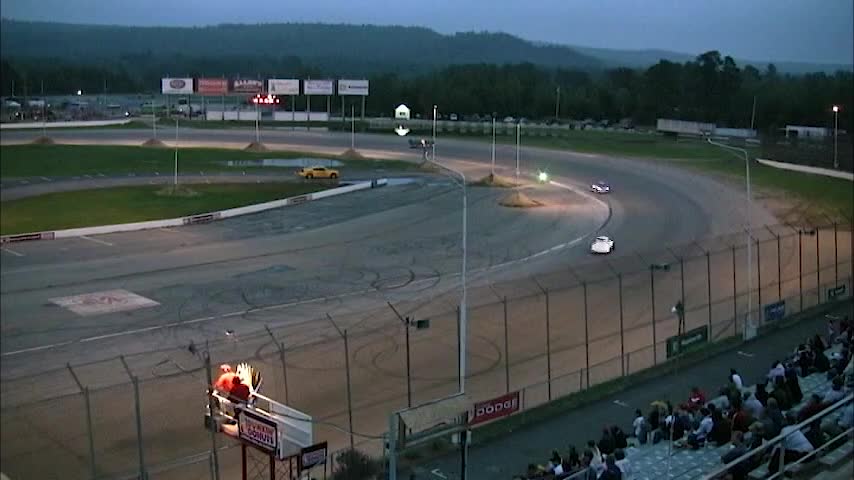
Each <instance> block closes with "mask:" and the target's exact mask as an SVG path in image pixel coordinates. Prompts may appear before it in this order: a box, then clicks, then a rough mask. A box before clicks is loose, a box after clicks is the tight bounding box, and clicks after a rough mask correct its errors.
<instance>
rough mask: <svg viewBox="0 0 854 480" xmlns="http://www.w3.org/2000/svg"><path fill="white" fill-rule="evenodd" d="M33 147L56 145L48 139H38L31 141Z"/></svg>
mask: <svg viewBox="0 0 854 480" xmlns="http://www.w3.org/2000/svg"><path fill="white" fill-rule="evenodd" d="M32 144H33V145H56V142H54V141H53V139H52V138H50V137H44V136H42V137H38V138H36V139H34V140H33V141H32Z"/></svg>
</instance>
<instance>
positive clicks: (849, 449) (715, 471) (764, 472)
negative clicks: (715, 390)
mask: <svg viewBox="0 0 854 480" xmlns="http://www.w3.org/2000/svg"><path fill="white" fill-rule="evenodd" d="M848 325H849V327H848V331H847V332H846V333H845V334H844V335H839V336H838V337H837V338H836V339H835V341H834V342H833V343H832V344H831V346H830V347H829V348H827V349H825V350H824V353H825V355H826V356H827V357H828V358H834V359H835V362H836V363H835V365H836V368H838V369H839V370H841V369H842V368H843V367H845V369H844V371H843V372H840V371H839V370H832V369H831V370H830V372H829V373H824V372H815V373H811V374H809V375H805V376H799V377H798V384H799V386H800V389H801V392H802V393H803V398H802V400H800V401H799V402H792V403H793V404H792V406H791V408H790V409H788V411H793V412H800V411H801V409H802V408H803V407H805V406H806V405H807V403H808V402H809V401H810V397H811V396H812V395H813V394H817V395H819V396H820V397H822V398H825V395H826V394H827V393H828V392H829V391H830V390H831V389H832V388H833V379H834V378H837V379H838V378H842V379H843V387H842V398H841V399H840V400H838V401H834V402H832V403H830V404H824V405H823V407H822V411H821V412H819V413H817V414H814V415H812V416H810V417H809V418H807V419H804V420H803V421H801V422H800V423H798V424H797V425H795V426H794V427H793V430H795V431H804V432H806V431H807V429H808V428H809V426H810V425H811V424H813V422H816V421H818V422H820V424H821V425H824V424H825V423H826V422H831V423H834V424H836V423H837V422H838V421H839V420H841V419H842V418H843V414H845V409H850V408H852V403H854V395H852V389H854V371H852V364H854V355H852V335H851V323H850V322H849V323H848ZM790 347H793V346H788V345H787V346H784V347H783V348H781V350H782V349H786V350H788V351H789V352H791V351H793V350H791V349H790ZM785 353H786V352H785V351H783V352H781V356H782V355H784V354H785ZM793 364H794V363H790V365H793ZM722 373H724V372H722ZM838 381H839V380H837V382H838ZM755 390H756V385H753V386H750V387H746V386H745V388H744V389H742V390H741V391H742V392H751V393H753V392H755ZM728 403H729V402H728V399H727V397H726V396H724V395H721V396H719V397H716V398H713V399H710V400H708V401H706V402H705V404H706V405H708V404H714V405H715V406H716V407H718V408H726V407H727V406H728ZM848 415H849V417H848V418H847V420H845V422H847V423H846V424H843V425H842V427H843V428H842V431H841V433H834V434H833V435H830V434H827V433H825V434H824V435H823V440H822V442H821V443H820V444H817V445H813V447H814V449H815V450H814V451H813V452H812V453H810V454H809V455H807V456H805V457H803V458H802V459H800V460H798V461H796V462H785V463H786V464H785V465H784V467H783V469H782V471H781V472H780V473H772V472H769V470H768V466H769V456H770V455H769V454H770V452H771V451H772V450H773V448H774V447H775V446H776V445H777V444H779V443H780V442H782V441H783V440H784V438H786V436H787V435H791V433H792V432H788V433H784V434H781V435H778V436H776V437H773V438H770V439H769V438H766V439H764V440H763V441H762V445H761V446H760V447H758V448H755V449H752V450H749V451H747V453H745V454H744V455H742V456H740V457H738V458H735V459H734V460H733V461H731V462H730V463H728V464H726V465H724V464H723V462H722V456H723V455H724V454H725V453H727V452H729V451H730V449H731V448H733V445H732V444H731V443H726V444H721V445H718V444H714V443H713V442H711V441H707V442H705V443H704V445H703V446H701V447H700V448H698V449H691V448H676V446H677V445H678V444H679V443H680V441H681V440H684V437H683V439H677V440H675V441H673V442H671V441H669V440H661V441H660V442H656V443H653V442H652V441H651V440H650V441H647V442H644V444H641V443H639V442H638V441H637V439H630V441H629V445H628V448H626V450H625V453H626V458H627V459H628V462H629V465H630V469H629V470H628V472H627V473H628V475H625V474H624V475H623V477H622V480H661V479H669V480H689V479H700V478H702V479H704V480H705V479H708V480H711V479H718V478H720V479H723V478H735V479H738V478H747V479H749V480H758V479H776V478H783V477H784V476H785V477H789V478H792V477H794V478H814V479H816V480H835V479H837V478H846V479H848V478H852V471H854V460H852V458H854V456H853V455H852V454H854V424H852V422H851V420H850V411H849V412H848ZM695 424H696V422H695ZM686 435H687V432H686ZM650 437H651V436H650ZM545 453H546V452H544V456H545ZM742 461H748V462H752V463H751V464H750V467H749V471H745V472H744V473H743V475H744V476H732V475H727V474H728V470H729V469H730V468H731V467H733V466H735V465H736V464H739V463H740V462H742ZM564 466H565V467H566V465H564ZM549 468H550V466H546V467H540V466H538V467H536V469H532V468H531V466H529V471H528V474H527V475H525V476H517V477H515V478H516V479H526V480H535V479H536V480H539V479H543V480H551V479H554V480H589V479H591V478H593V476H592V475H591V474H590V473H588V472H587V471H586V470H585V469H584V468H583V467H582V468H581V469H580V470H579V469H578V468H576V469H573V471H571V472H569V473H562V474H559V475H555V474H554V473H551V472H549ZM594 470H597V472H596V473H597V475H599V474H601V468H599V469H594Z"/></svg>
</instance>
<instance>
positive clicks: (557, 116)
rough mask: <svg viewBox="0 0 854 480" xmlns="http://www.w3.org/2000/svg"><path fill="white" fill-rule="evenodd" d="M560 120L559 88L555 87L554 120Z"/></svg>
mask: <svg viewBox="0 0 854 480" xmlns="http://www.w3.org/2000/svg"><path fill="white" fill-rule="evenodd" d="M559 118H560V86H558V87H557V98H556V99H555V120H557V119H559Z"/></svg>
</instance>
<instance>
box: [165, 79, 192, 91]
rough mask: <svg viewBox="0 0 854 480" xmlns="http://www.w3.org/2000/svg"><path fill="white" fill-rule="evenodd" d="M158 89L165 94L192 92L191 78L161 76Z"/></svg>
mask: <svg viewBox="0 0 854 480" xmlns="http://www.w3.org/2000/svg"><path fill="white" fill-rule="evenodd" d="M160 91H161V92H162V93H165V94H192V93H193V79H192V78H162V79H160Z"/></svg>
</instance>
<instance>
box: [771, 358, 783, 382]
mask: <svg viewBox="0 0 854 480" xmlns="http://www.w3.org/2000/svg"><path fill="white" fill-rule="evenodd" d="M777 377H782V378H785V377H786V367H784V366H783V364H782V363H781V362H780V361H779V360H775V361H774V363H772V364H771V370H769V371H768V380H770V382H771V385H774V379H775V378H777Z"/></svg>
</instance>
